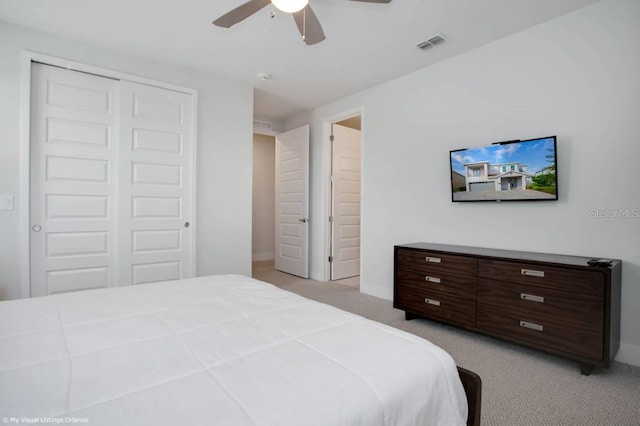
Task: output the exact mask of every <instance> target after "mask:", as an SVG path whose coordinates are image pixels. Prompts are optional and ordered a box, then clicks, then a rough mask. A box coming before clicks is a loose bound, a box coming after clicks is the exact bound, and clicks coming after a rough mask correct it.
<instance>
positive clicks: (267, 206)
mask: <svg viewBox="0 0 640 426" xmlns="http://www.w3.org/2000/svg"><path fill="white" fill-rule="evenodd" d="M275 208H276V138H275V137H274V136H267V135H258V134H254V135H253V230H252V253H253V254H252V258H253V260H254V261H259V260H271V259H273V258H274V251H275V241H274V229H275Z"/></svg>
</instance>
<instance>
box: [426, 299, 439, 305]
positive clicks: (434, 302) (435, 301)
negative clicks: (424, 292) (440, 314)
mask: <svg viewBox="0 0 640 426" xmlns="http://www.w3.org/2000/svg"><path fill="white" fill-rule="evenodd" d="M424 303H426V304H428V305H433V306H440V301H439V300H433V299H424Z"/></svg>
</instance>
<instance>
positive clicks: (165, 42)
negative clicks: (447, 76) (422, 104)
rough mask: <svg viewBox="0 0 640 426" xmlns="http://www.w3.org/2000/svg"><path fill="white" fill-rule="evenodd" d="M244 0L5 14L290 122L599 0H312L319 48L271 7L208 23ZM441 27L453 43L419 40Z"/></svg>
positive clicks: (14, 0) (14, 8)
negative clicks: (210, 82) (230, 94)
mask: <svg viewBox="0 0 640 426" xmlns="http://www.w3.org/2000/svg"><path fill="white" fill-rule="evenodd" d="M244 1H245V0H180V1H168V0H55V1H51V0H0V20H3V21H6V22H10V23H15V24H18V25H23V26H26V27H29V28H32V29H35V30H39V31H43V32H46V33H51V34H54V35H58V36H61V37H65V38H71V39H77V40H81V41H83V42H84V43H88V44H92V45H97V46H101V47H105V48H108V49H113V50H117V51H120V52H123V53H127V54H131V55H135V56H138V57H145V58H149V59H152V60H157V61H162V62H170V63H177V64H180V65H181V66H184V67H187V68H191V69H196V70H200V71H204V72H207V73H212V74H214V75H216V76H218V77H222V78H225V79H228V80H232V81H236V82H239V83H242V84H247V85H251V86H253V87H255V105H254V116H255V117H256V118H259V119H266V120H284V119H286V118H288V117H290V116H292V115H293V114H296V113H298V112H301V111H304V110H308V109H312V108H315V107H318V106H321V105H324V104H326V103H328V102H331V101H333V100H336V99H339V98H342V97H344V96H347V95H349V94H351V93H355V92H358V91H360V90H363V89H366V88H369V87H372V86H375V85H377V84H380V83H382V82H384V81H387V80H390V79H392V78H394V77H398V76H401V75H404V74H407V73H409V72H411V71H414V70H416V69H419V68H422V67H425V66H428V65H431V64H433V63H436V62H439V61H442V60H444V59H446V58H449V57H451V56H454V55H457V54H460V53H462V52H465V51H468V50H471V49H474V48H476V47H479V46H481V45H483V44H486V43H490V42H491V41H494V40H496V39H499V38H502V37H505V36H507V35H509V34H513V33H516V32H519V31H522V30H523V29H525V28H528V27H531V26H533V25H536V24H539V23H541V22H544V21H546V20H549V19H553V18H555V17H557V16H560V15H563V14H565V13H568V12H570V11H573V10H576V9H578V8H581V7H584V6H587V5H589V4H592V3H595V2H596V1H597V0H393V1H392V2H391V3H390V4H370V3H369V4H368V3H360V2H355V1H347V0H311V5H312V7H313V10H314V11H315V13H316V15H317V16H318V19H319V20H320V22H321V24H322V26H323V28H324V32H325V35H326V37H327V38H326V40H325V41H323V42H322V43H320V44H317V45H314V46H306V45H305V44H304V43H303V41H302V40H301V38H300V35H299V33H298V30H297V28H296V26H295V23H294V21H293V18H292V17H291V16H288V15H287V14H284V13H282V12H277V16H276V17H275V18H274V19H271V18H270V16H269V14H270V11H271V9H272V8H271V7H270V6H268V7H266V8H264V9H262V10H261V11H260V12H258V13H257V14H255V15H253V16H252V17H250V18H248V19H246V20H245V21H243V22H240V23H239V24H237V25H235V26H233V27H232V28H230V29H225V28H218V27H216V26H214V25H212V24H211V21H212V20H213V19H215V18H217V17H219V16H221V15H223V14H224V13H226V12H228V11H230V10H231V9H233V8H235V7H237V6H239V5H240V4H242V3H244ZM438 33H442V34H443V35H444V36H445V38H446V39H447V40H448V41H447V43H445V44H443V45H440V46H438V47H436V48H432V49H429V50H427V51H422V50H420V49H418V48H417V47H416V45H417V44H418V43H420V42H422V41H424V40H426V39H428V38H430V37H432V36H434V35H436V34H438ZM261 72H265V73H269V74H272V75H273V78H272V79H270V80H268V81H260V80H259V79H258V78H257V76H256V75H257V74H258V73H261Z"/></svg>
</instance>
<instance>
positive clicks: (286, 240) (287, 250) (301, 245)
mask: <svg viewBox="0 0 640 426" xmlns="http://www.w3.org/2000/svg"><path fill="white" fill-rule="evenodd" d="M275 217H276V224H275V259H274V266H275V268H276V269H277V270H279V271H282V272H286V273H289V274H292V275H297V276H299V277H303V278H308V277H309V260H308V252H309V222H308V219H309V126H303V127H299V128H297V129H294V130H291V131H289V132H286V133H283V134H281V135H278V136H276V212H275Z"/></svg>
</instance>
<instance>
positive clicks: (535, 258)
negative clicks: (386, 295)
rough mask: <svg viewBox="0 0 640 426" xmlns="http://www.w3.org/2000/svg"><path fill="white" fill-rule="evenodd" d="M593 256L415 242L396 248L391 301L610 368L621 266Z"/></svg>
mask: <svg viewBox="0 0 640 426" xmlns="http://www.w3.org/2000/svg"><path fill="white" fill-rule="evenodd" d="M589 260H591V258H586V257H576V256H566V255H555V254H545V253H531V252H520V251H509V250H495V249H485V248H479V247H463V246H454V245H444V244H428V243H413V244H404V245H398V246H395V247H394V296H393V306H394V307H395V308H397V309H402V310H404V311H405V315H406V319H407V320H410V319H413V318H416V317H424V318H429V319H433V320H437V321H441V322H444V323H448V324H452V325H455V326H458V327H462V328H465V329H468V330H472V331H477V332H481V333H484V334H487V335H490V336H494V337H498V338H501V339H504V340H508V341H511V342H514V343H518V344H521V345H525V346H528V347H531V348H535V349H540V350H543V351H546V352H550V353H553V354H556V355H560V356H563V357H566V358H569V359H573V360H576V361H578V362H579V363H580V364H581V369H580V370H581V372H582V374H587V375H588V374H590V373H591V371H592V370H593V368H594V367H595V366H601V367H607V368H608V367H609V366H610V363H611V361H612V360H613V357H614V356H615V354H616V352H617V351H618V348H619V346H620V282H621V268H622V264H621V261H619V260H611V264H610V265H608V266H589V265H588V264H587V262H588V261H589Z"/></svg>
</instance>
